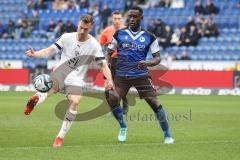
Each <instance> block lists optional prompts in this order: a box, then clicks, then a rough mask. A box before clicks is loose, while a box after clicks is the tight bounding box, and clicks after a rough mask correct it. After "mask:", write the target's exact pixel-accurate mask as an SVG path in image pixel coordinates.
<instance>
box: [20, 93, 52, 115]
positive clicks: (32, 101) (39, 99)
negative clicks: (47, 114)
mask: <svg viewBox="0 0 240 160" xmlns="http://www.w3.org/2000/svg"><path fill="white" fill-rule="evenodd" d="M54 92H55V90H54V89H50V90H49V91H48V92H47V93H41V92H37V93H35V94H34V95H33V96H31V97H30V98H29V100H28V102H27V104H26V106H25V111H24V114H25V115H29V114H30V113H31V112H32V111H33V109H34V108H35V107H36V106H37V105H39V104H41V103H43V102H44V101H45V100H46V98H47V97H48V96H50V95H51V94H53V93H54Z"/></svg>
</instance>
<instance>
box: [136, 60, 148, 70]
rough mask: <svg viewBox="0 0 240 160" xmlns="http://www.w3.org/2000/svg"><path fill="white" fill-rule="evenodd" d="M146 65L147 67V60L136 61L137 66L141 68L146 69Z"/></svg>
mask: <svg viewBox="0 0 240 160" xmlns="http://www.w3.org/2000/svg"><path fill="white" fill-rule="evenodd" d="M147 67H148V63H147V61H140V62H139V63H138V68H139V69H141V70H143V69H146V68H147Z"/></svg>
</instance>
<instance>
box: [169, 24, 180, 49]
mask: <svg viewBox="0 0 240 160" xmlns="http://www.w3.org/2000/svg"><path fill="white" fill-rule="evenodd" d="M180 36H181V30H180V29H179V28H176V29H175V31H174V33H173V34H172V39H171V44H172V45H179V40H180Z"/></svg>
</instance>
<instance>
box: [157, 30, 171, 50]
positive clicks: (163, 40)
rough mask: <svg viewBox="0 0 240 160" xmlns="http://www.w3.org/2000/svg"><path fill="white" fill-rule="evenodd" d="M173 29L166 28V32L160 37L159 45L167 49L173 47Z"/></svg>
mask: <svg viewBox="0 0 240 160" xmlns="http://www.w3.org/2000/svg"><path fill="white" fill-rule="evenodd" d="M172 34H173V32H172V29H171V27H170V26H166V27H165V30H164V32H162V34H161V35H160V37H159V45H160V46H162V47H163V49H166V48H167V47H170V46H171V39H172Z"/></svg>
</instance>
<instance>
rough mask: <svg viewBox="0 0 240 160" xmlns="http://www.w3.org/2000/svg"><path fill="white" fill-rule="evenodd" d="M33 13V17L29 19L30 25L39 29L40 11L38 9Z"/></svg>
mask: <svg viewBox="0 0 240 160" xmlns="http://www.w3.org/2000/svg"><path fill="white" fill-rule="evenodd" d="M32 13H33V15H32V17H31V18H29V19H28V21H29V23H30V25H31V26H32V27H33V29H38V25H39V21H40V19H39V16H38V12H37V11H36V10H33V11H32Z"/></svg>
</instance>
